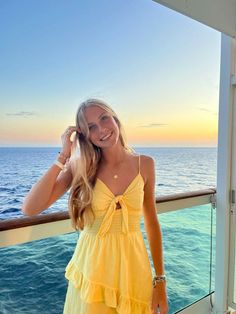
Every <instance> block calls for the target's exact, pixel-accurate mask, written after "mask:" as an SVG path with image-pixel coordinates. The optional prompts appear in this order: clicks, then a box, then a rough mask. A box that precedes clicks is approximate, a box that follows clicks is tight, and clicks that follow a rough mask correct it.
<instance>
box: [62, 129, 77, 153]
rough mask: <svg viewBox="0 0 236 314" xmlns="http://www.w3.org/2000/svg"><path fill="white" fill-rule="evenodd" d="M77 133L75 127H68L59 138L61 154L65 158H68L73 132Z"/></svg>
mask: <svg viewBox="0 0 236 314" xmlns="http://www.w3.org/2000/svg"><path fill="white" fill-rule="evenodd" d="M76 131H78V130H77V128H76V127H75V126H69V127H68V128H67V129H66V130H65V132H64V133H63V134H62V136H61V141H62V153H63V155H64V156H66V157H67V158H70V153H71V146H72V141H71V140H70V138H71V135H72V133H73V132H76Z"/></svg>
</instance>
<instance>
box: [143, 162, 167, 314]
mask: <svg viewBox="0 0 236 314" xmlns="http://www.w3.org/2000/svg"><path fill="white" fill-rule="evenodd" d="M142 164H143V166H144V173H145V185H144V203H143V214H144V225H145V229H146V233H147V239H148V243H149V248H150V251H151V255H152V260H153V264H154V268H155V272H156V275H157V276H160V275H164V274H165V270H164V261H163V248H162V233H161V228H160V224H159V221H158V218H157V213H156V196H155V162H154V160H153V159H152V158H151V157H148V156H145V160H144V162H143V163H142ZM158 307H159V309H160V311H161V313H163V314H167V313H168V298H167V291H166V282H165V281H161V282H158V283H157V285H156V287H155V288H153V292H152V313H156V309H157V308H158Z"/></svg>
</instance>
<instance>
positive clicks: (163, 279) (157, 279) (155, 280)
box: [152, 275, 166, 288]
mask: <svg viewBox="0 0 236 314" xmlns="http://www.w3.org/2000/svg"><path fill="white" fill-rule="evenodd" d="M165 283H166V276H165V275H159V276H154V277H153V279H152V285H153V288H155V287H156V286H157V285H160V284H161V285H163V284H165Z"/></svg>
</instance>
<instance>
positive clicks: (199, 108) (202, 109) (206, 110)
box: [196, 107, 217, 115]
mask: <svg viewBox="0 0 236 314" xmlns="http://www.w3.org/2000/svg"><path fill="white" fill-rule="evenodd" d="M196 109H198V110H201V111H205V112H209V113H211V114H213V115H216V114H217V113H216V112H215V111H213V110H210V109H207V108H202V107H197V108H196Z"/></svg>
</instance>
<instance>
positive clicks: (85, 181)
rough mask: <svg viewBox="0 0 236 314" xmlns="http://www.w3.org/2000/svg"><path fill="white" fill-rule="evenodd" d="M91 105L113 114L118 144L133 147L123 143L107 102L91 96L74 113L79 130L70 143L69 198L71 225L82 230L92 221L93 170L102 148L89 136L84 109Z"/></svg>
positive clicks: (96, 166) (93, 216) (122, 131)
mask: <svg viewBox="0 0 236 314" xmlns="http://www.w3.org/2000/svg"><path fill="white" fill-rule="evenodd" d="M90 106H98V107H100V108H102V109H104V110H105V111H106V112H108V113H109V114H111V115H112V116H113V118H114V120H115V121H116V123H117V125H118V128H119V138H120V142H121V145H122V146H123V147H124V148H125V149H126V150H128V151H133V150H132V149H131V148H130V147H129V146H128V145H127V143H126V138H125V133H124V129H123V126H122V125H121V122H120V120H119V119H118V117H117V115H116V113H115V112H114V111H113V110H112V109H111V107H110V106H109V105H108V104H107V103H106V102H104V101H103V100H100V99H95V98H90V99H87V100H86V101H84V102H82V103H81V104H80V106H79V108H78V110H77V113H76V127H77V129H78V128H79V129H80V130H81V132H76V136H75V137H74V140H73V143H72V149H71V159H70V166H71V171H72V177H73V179H72V184H71V189H70V193H69V199H68V207H69V214H70V218H71V221H72V226H73V228H74V229H76V230H83V229H84V226H85V225H87V224H88V225H91V224H92V223H93V221H94V218H95V214H94V211H93V209H92V208H91V202H92V192H93V187H94V184H95V181H96V174H97V170H98V166H99V162H100V160H101V149H100V147H98V146H96V145H94V144H93V143H92V142H91V141H90V140H89V128H88V125H87V122H86V119H85V114H84V113H85V109H86V108H88V107H90Z"/></svg>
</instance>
